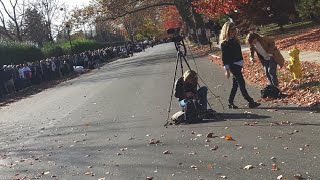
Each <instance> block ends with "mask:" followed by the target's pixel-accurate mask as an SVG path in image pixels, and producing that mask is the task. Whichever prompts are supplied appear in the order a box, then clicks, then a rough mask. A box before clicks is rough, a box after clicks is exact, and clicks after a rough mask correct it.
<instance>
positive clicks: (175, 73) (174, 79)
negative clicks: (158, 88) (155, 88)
mask: <svg viewBox="0 0 320 180" xmlns="http://www.w3.org/2000/svg"><path fill="white" fill-rule="evenodd" d="M178 63H179V56H177V59H176V68H175V71H174V77H173V83H172V90H171V96H170V103H169V109H168V117H167V122H166V124H165V125H164V126H165V127H166V128H167V127H168V124H169V118H170V117H169V116H170V112H171V105H172V98H173V91H174V85H175V82H176V76H177V70H178Z"/></svg>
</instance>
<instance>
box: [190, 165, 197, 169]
mask: <svg viewBox="0 0 320 180" xmlns="http://www.w3.org/2000/svg"><path fill="white" fill-rule="evenodd" d="M190 167H191V168H192V169H198V167H197V166H196V165H191V166H190Z"/></svg>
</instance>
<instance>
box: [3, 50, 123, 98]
mask: <svg viewBox="0 0 320 180" xmlns="http://www.w3.org/2000/svg"><path fill="white" fill-rule="evenodd" d="M121 48H122V46H117V47H108V48H105V49H98V50H95V51H85V52H82V53H80V54H74V55H72V56H71V55H64V56H59V57H51V58H47V59H43V60H40V61H36V62H25V63H23V64H11V65H4V66H3V67H0V97H2V96H4V95H7V94H11V93H15V92H17V91H20V90H22V89H25V88H26V87H29V86H31V85H33V84H40V83H42V82H48V81H51V80H57V79H60V78H62V77H63V76H66V75H68V74H71V73H74V72H75V70H76V71H77V68H78V67H81V68H82V69H95V68H99V66H100V63H104V62H107V61H110V60H111V59H113V58H117V57H120V56H121V55H122V52H121Z"/></svg>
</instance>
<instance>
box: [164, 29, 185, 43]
mask: <svg viewBox="0 0 320 180" xmlns="http://www.w3.org/2000/svg"><path fill="white" fill-rule="evenodd" d="M167 34H169V35H170V34H171V35H172V36H173V37H172V38H171V41H172V42H175V43H179V42H181V41H182V40H183V37H182V36H181V35H180V27H179V28H170V29H168V30H167Z"/></svg>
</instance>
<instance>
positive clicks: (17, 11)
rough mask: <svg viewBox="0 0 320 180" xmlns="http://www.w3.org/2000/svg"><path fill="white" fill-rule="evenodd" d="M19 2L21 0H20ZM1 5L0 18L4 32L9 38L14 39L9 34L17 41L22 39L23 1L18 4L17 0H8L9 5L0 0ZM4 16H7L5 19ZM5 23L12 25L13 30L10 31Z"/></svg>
mask: <svg viewBox="0 0 320 180" xmlns="http://www.w3.org/2000/svg"><path fill="white" fill-rule="evenodd" d="M20 2H21V1H20ZM0 3H1V5H2V9H1V10H0V12H1V13H0V14H1V15H0V16H1V17H0V20H1V23H2V27H3V29H2V30H3V31H4V34H5V35H6V36H7V37H8V38H9V39H14V38H13V37H12V35H11V34H13V35H14V36H15V39H16V40H18V41H22V29H21V28H22V24H23V20H24V10H25V9H24V7H25V1H24V0H22V2H21V3H19V4H18V0H9V5H8V4H6V3H5V2H4V1H3V0H0ZM6 16H7V17H8V18H9V20H8V21H6ZM6 24H11V25H13V28H14V29H13V32H12V33H11V32H10V30H9V29H8V28H7V26H6Z"/></svg>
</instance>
